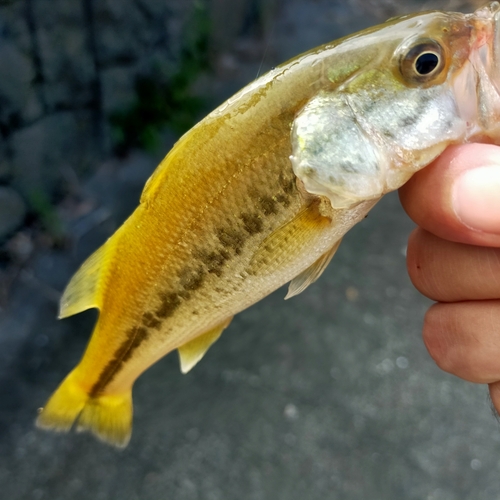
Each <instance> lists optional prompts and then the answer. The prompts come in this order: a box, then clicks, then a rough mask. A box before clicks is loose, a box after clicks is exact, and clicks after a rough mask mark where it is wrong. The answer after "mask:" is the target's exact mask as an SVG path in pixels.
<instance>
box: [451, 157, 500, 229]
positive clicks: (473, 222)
mask: <svg viewBox="0 0 500 500" xmlns="http://www.w3.org/2000/svg"><path fill="white" fill-rule="evenodd" d="M453 208H454V209H455V213H456V215H457V217H458V218H459V219H460V220H461V221H462V223H463V224H465V225H466V226H468V227H469V228H471V229H475V230H476V231H482V232H485V233H493V234H500V165H495V166H489V167H479V168H475V169H473V170H468V171H466V172H464V173H463V174H462V175H461V176H460V177H459V178H458V179H457V181H456V182H455V185H454V187H453Z"/></svg>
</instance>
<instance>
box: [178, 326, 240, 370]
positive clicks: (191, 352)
mask: <svg viewBox="0 0 500 500" xmlns="http://www.w3.org/2000/svg"><path fill="white" fill-rule="evenodd" d="M232 319H233V317H232V316H231V317H230V318H229V319H227V320H226V321H224V323H221V324H220V325H217V326H216V327H215V328H212V329H211V330H209V331H208V332H205V333H203V334H201V335H199V336H198V337H196V338H195V339H193V340H191V341H189V342H188V343H187V344H184V345H183V346H181V347H179V348H178V351H179V360H180V362H181V372H182V373H187V372H188V371H189V370H191V368H193V367H194V366H195V365H196V364H197V363H198V361H200V360H201V358H203V356H204V355H205V353H206V352H207V351H208V349H209V348H210V346H211V345H212V344H213V343H214V342H215V341H216V340H217V339H218V338H219V337H220V336H221V333H222V331H223V330H224V329H225V328H226V327H227V326H228V325H229V323H231V320H232Z"/></svg>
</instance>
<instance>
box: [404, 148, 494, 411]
mask: <svg viewBox="0 0 500 500" xmlns="http://www.w3.org/2000/svg"><path fill="white" fill-rule="evenodd" d="M399 195H400V199H401V202H402V204H403V207H404V208H405V210H406V212H407V213H408V215H409V216H410V217H411V218H412V219H413V221H414V222H415V223H416V224H417V225H418V228H417V229H415V231H413V233H412V234H411V236H410V238H409V242H408V254H407V266H408V272H409V275H410V278H411V280H412V282H413V284H414V285H415V287H416V288H417V289H418V290H419V291H420V292H421V293H423V294H424V295H426V296H427V297H429V298H431V299H432V300H435V301H436V302H437V303H436V304H434V305H433V306H431V307H430V309H429V310H428V312H427V314H426V316H425V320H424V326H423V337H424V342H425V345H426V347H427V349H428V351H429V353H430V355H431V356H432V358H433V359H434V361H435V362H436V363H437V365H438V366H439V367H440V368H441V369H442V370H444V371H446V372H449V373H451V374H453V375H456V376H457V377H460V378H462V379H465V380H468V381H470V382H474V383H478V384H488V386H489V391H490V395H491V399H492V402H493V405H494V406H495V408H496V410H497V412H500V147H498V146H493V145H485V144H468V145H463V146H456V147H451V148H448V149H447V150H446V151H445V152H444V153H443V154H442V155H441V156H440V157H439V158H438V159H437V160H436V161H435V162H434V163H433V164H431V165H430V166H428V167H426V168H425V169H423V170H422V171H420V172H419V173H417V174H416V175H415V176H414V177H413V178H412V179H411V180H410V181H409V182H408V183H407V184H406V185H405V186H404V187H402V188H401V189H400V191H399Z"/></svg>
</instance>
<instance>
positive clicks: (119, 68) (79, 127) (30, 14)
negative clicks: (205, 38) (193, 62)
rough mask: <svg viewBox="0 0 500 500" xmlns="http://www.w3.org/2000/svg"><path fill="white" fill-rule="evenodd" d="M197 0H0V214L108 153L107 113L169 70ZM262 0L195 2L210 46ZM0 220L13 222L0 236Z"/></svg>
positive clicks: (23, 205)
mask: <svg viewBox="0 0 500 500" xmlns="http://www.w3.org/2000/svg"><path fill="white" fill-rule="evenodd" d="M196 2H198V3H200V0H161V1H160V0H0V184H1V185H2V188H3V191H2V195H1V196H0V217H2V215H3V216H7V217H8V218H11V219H12V220H16V221H18V224H19V221H22V220H23V217H24V214H25V212H26V210H27V207H28V210H29V208H30V207H31V208H33V204H34V202H33V200H36V199H40V198H42V199H45V200H47V201H50V200H53V199H54V197H56V198H57V195H58V193H59V194H61V192H63V191H64V189H65V187H64V184H65V179H67V178H68V176H69V177H71V176H73V177H74V175H75V174H76V176H77V177H81V176H85V175H86V174H88V173H90V172H91V171H92V170H93V169H94V168H95V167H96V165H98V163H99V161H100V160H101V159H102V158H105V157H107V156H109V155H110V154H111V152H112V138H111V130H110V125H109V117H110V115H111V114H112V113H113V112H116V111H119V110H123V109H124V108H126V106H128V105H130V103H131V102H132V101H133V100H134V97H135V90H134V84H135V81H136V79H137V77H138V76H139V75H141V76H144V75H148V74H150V73H151V71H152V70H153V68H154V69H155V71H163V72H164V73H167V74H168V73H169V72H172V71H175V64H176V60H177V59H178V57H179V52H180V50H181V44H182V38H183V31H184V29H185V27H186V23H187V22H188V20H189V18H190V16H191V15H192V13H193V9H194V8H195V6H196ZM261 3H263V5H267V4H274V3H275V2H267V3H266V2H261V1H259V0H231V1H228V0H212V1H211V2H210V3H206V4H204V5H206V6H207V7H206V8H207V9H208V10H207V16H210V17H211V20H212V23H213V29H212V33H214V35H213V36H212V46H213V47H212V48H213V50H215V51H216V50H217V49H218V47H220V46H221V45H227V44H228V43H229V44H230V43H231V41H232V40H233V39H234V37H236V36H238V33H239V32H240V31H241V29H242V26H243V25H244V24H245V22H246V21H245V20H246V19H247V17H248V16H249V15H250V14H251V13H252V11H253V9H255V8H259V5H260V4H261ZM266 9H268V8H267V7H266ZM222 26H226V27H228V26H229V27H230V29H229V28H228V29H227V30H224V29H221V27H222ZM222 33H224V36H222V35H221V34H222ZM12 200H15V202H14V201H12ZM35 204H36V203H35ZM14 212H15V214H14ZM0 222H1V221H0ZM2 227H5V228H7V232H8V231H10V230H12V227H13V224H12V223H10V224H3V225H2V224H0V240H1V239H2V238H3V237H4V236H5V235H6V231H2Z"/></svg>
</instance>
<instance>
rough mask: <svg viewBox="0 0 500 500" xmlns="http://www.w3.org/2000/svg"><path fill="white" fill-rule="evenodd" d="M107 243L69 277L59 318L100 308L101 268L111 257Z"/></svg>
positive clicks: (103, 267) (62, 298)
mask: <svg viewBox="0 0 500 500" xmlns="http://www.w3.org/2000/svg"><path fill="white" fill-rule="evenodd" d="M109 243H110V240H108V242H107V243H105V244H104V245H103V246H102V247H101V248H99V249H97V250H96V251H95V252H94V253H93V254H92V255H91V256H90V257H89V258H88V259H87V260H86V261H85V262H84V263H83V264H82V266H81V267H80V269H78V271H77V272H76V273H75V274H74V276H73V277H72V278H71V280H70V282H69V283H68V285H67V286H66V289H65V290H64V293H63V295H62V297H61V303H60V308H59V318H66V317H68V316H72V315H73V314H77V313H79V312H82V311H86V310H87V309H92V308H94V307H97V308H100V306H101V285H102V282H103V269H105V268H106V264H107V263H108V261H109V260H110V258H111V255H110V251H109V250H110V245H109Z"/></svg>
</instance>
